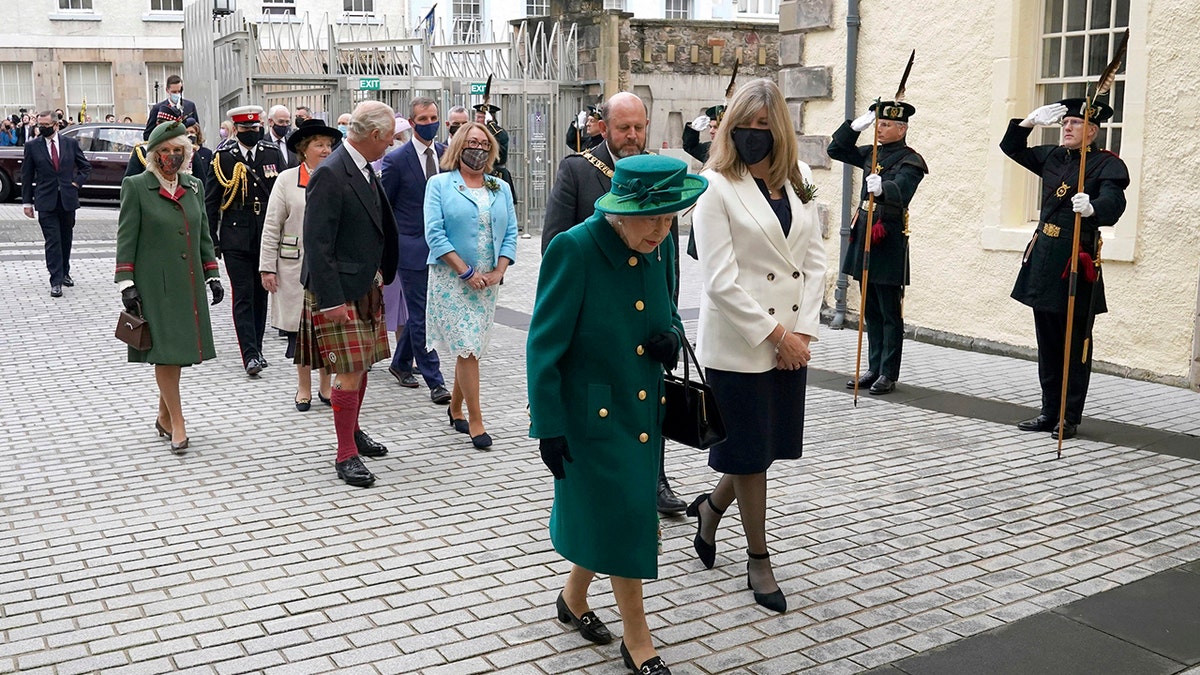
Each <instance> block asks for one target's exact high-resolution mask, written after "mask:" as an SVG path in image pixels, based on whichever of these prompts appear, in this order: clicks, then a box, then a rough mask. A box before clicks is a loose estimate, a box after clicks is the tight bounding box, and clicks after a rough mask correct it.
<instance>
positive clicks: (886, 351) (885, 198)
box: [828, 122, 929, 382]
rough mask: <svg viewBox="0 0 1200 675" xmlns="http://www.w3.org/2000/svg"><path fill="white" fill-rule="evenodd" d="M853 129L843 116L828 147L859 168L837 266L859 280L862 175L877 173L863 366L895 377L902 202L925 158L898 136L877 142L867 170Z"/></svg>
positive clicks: (866, 148) (904, 250) (864, 227)
mask: <svg viewBox="0 0 1200 675" xmlns="http://www.w3.org/2000/svg"><path fill="white" fill-rule="evenodd" d="M858 135H859V134H858V132H857V131H854V130H853V129H851V128H850V122H845V123H843V124H842V126H841V127H839V128H838V130H837V131H835V132H833V141H832V142H831V143H830V144H829V149H828V153H829V156H830V158H832V159H836V160H838V161H839V162H845V163H847V164H850V165H852V166H856V167H859V168H861V169H862V170H863V185H862V188H861V189H860V190H859V199H860V204H859V207H860V208H859V209H858V212H857V213H856V214H855V216H854V227H853V228H852V229H851V232H850V247H849V250H848V251H847V253H846V258H845V260H843V261H842V269H841V271H842V273H843V274H848V275H850V276H851V277H853V278H854V279H856V280H857V281H858V282H859V283H860V284H861V283H862V272H863V237H864V236H868V237H869V236H871V230H872V228H873V224H872V223H867V212H866V209H867V184H866V177H867V176H868V175H869V174H871V173H878V174H879V176H880V178H882V179H883V194H881V195H879V196H877V197H875V211H874V217H875V221H876V222H879V223H882V224H883V229H884V232H885V234H884V237H883V239H881V240H879V241H878V242H872V243H871V266H870V277H869V278H868V281H867V293H866V297H864V298H863V299H862V312H863V320H864V323H865V324H866V329H867V341H868V370H869V371H870V372H872V373H874V374H875V375H877V376H886V377H887V378H889V379H890V380H892V381H893V382H895V381H896V380H897V379H899V378H900V360H901V356H902V348H903V344H904V316H903V312H902V309H901V307H902V303H903V300H904V287H905V286H907V285H908V283H909V264H908V204H909V202H910V201H912V198H913V195H914V194H916V192H917V186H918V185H920V183H921V179H923V178H924V177H925V174H927V173H929V168H928V167H927V166H926V165H925V159H924V158H923V157H921V155H919V154H918V153H917V151H916V150H913V149H912V148H910V147H908V145H907V144H906V143H905V141H904V139H901V140H899V141H895V142H893V143H887V144H884V145H880V146H879V151H878V157H877V161H876V166H875V171H874V172H873V171H872V167H871V146H870V145H860V146H856V145H855V143H856V142H857V141H858Z"/></svg>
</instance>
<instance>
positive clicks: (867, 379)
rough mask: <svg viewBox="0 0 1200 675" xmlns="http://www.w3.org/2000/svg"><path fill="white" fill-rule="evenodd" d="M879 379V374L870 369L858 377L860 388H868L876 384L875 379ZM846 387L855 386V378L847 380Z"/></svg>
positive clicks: (851, 387)
mask: <svg viewBox="0 0 1200 675" xmlns="http://www.w3.org/2000/svg"><path fill="white" fill-rule="evenodd" d="M877 379H879V376H878V375H876V374H875V373H872V372H871V371H869V370H868V371H867V372H865V373H863V374H862V376H861V377H859V378H858V388H859V389H866V388H867V387H869V386H871V385H873V384H875V380H877ZM846 388H847V389H853V388H854V380H853V379H851V380H847V381H846Z"/></svg>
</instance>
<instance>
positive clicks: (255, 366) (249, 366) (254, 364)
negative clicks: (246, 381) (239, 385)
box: [246, 356, 263, 377]
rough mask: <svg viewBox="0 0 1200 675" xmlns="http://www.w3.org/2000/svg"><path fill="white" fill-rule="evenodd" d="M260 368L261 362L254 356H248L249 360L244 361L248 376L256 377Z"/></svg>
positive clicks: (260, 370)
mask: <svg viewBox="0 0 1200 675" xmlns="http://www.w3.org/2000/svg"><path fill="white" fill-rule="evenodd" d="M262 369H263V363H262V361H260V360H259V359H258V358H256V357H253V356H252V357H250V360H249V361H247V362H246V374H247V375H249V376H250V377H258V374H259V373H261V372H262Z"/></svg>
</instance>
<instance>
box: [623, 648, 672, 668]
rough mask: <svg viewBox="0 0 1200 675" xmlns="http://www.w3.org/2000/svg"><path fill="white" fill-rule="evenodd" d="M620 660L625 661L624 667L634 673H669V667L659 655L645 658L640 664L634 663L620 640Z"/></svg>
mask: <svg viewBox="0 0 1200 675" xmlns="http://www.w3.org/2000/svg"><path fill="white" fill-rule="evenodd" d="M621 660H622V661H624V662H625V667H626V668H628V669H630V670H632V671H633V672H635V673H641V674H642V675H671V669H670V668H668V667H667V664H666V663H665V662H663V660H662V657H661V656H655V657H653V658H649V659H646V661H645V663H643V664H642V665H641V666H637V665H634V663H633V657H632V656H630V655H629V650H628V649H626V648H625V641H624V640H621Z"/></svg>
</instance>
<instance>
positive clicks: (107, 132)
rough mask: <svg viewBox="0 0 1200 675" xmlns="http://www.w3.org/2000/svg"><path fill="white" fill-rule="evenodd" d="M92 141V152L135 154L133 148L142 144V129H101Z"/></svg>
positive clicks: (97, 130)
mask: <svg viewBox="0 0 1200 675" xmlns="http://www.w3.org/2000/svg"><path fill="white" fill-rule="evenodd" d="M95 132H96V136H95V138H94V139H93V140H92V152H119V153H124V154H128V153H130V152H133V146H135V145H137V144H138V143H141V142H142V131H141V129H114V128H99V129H96V130H95Z"/></svg>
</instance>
